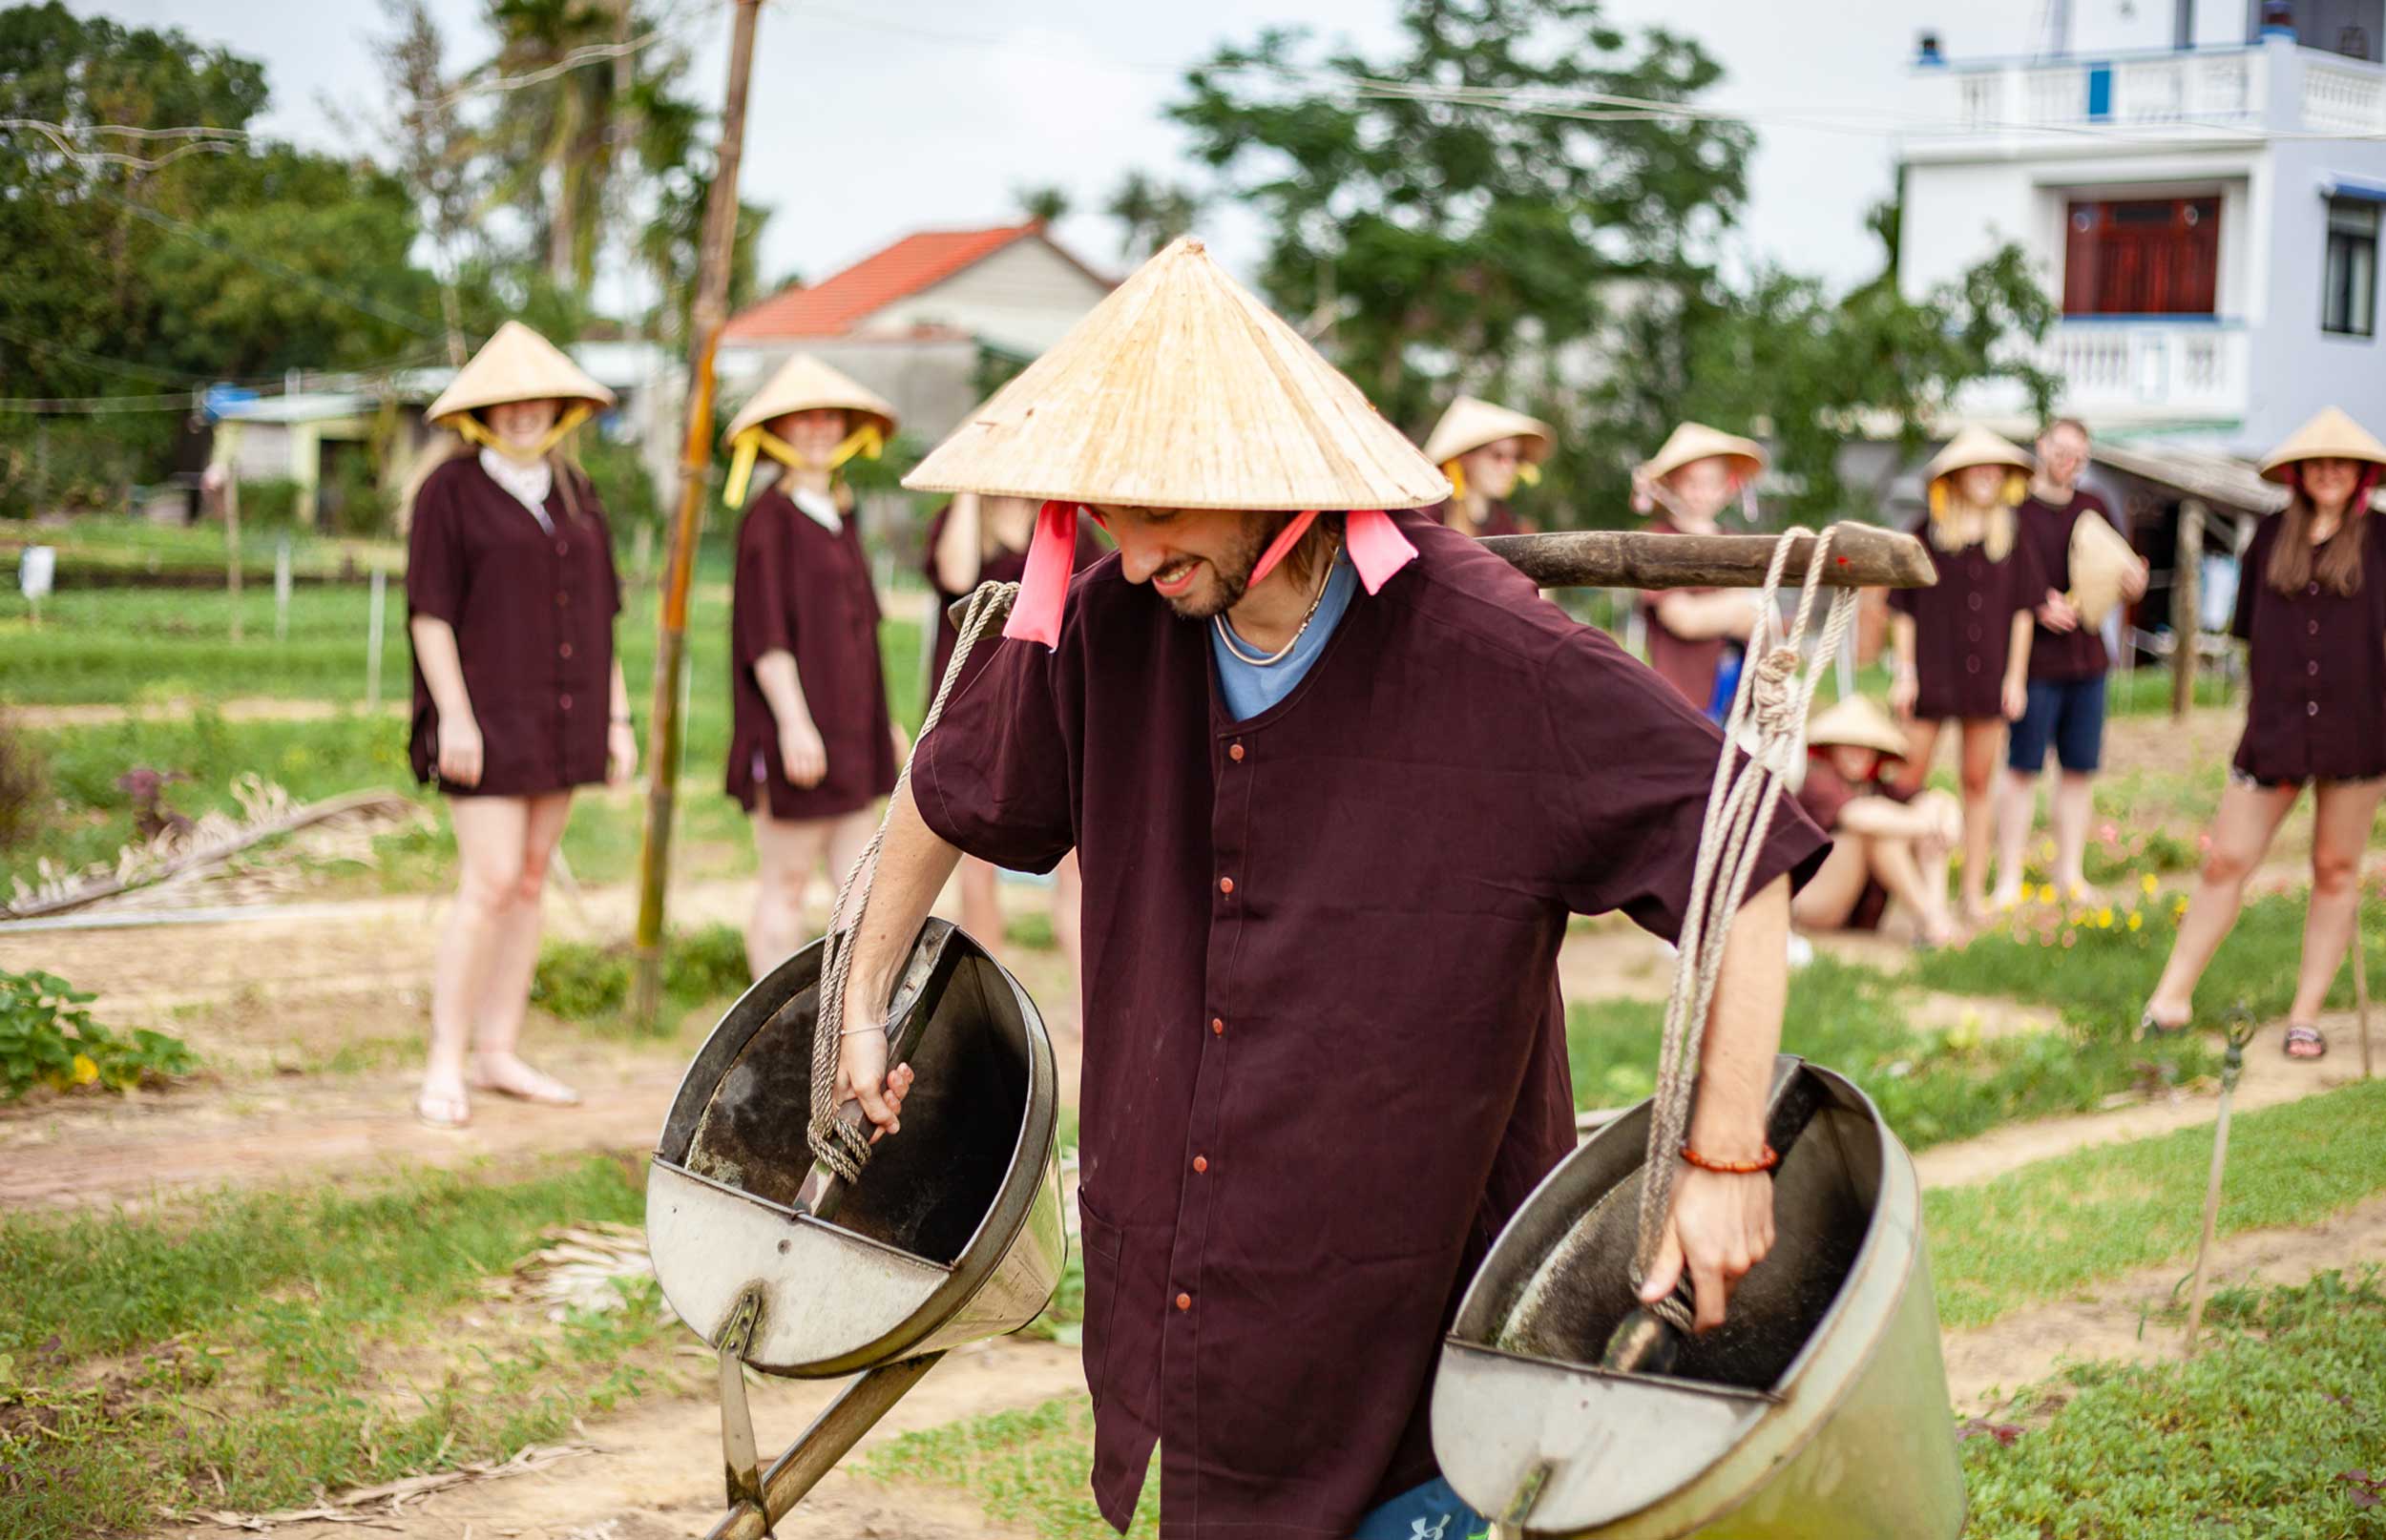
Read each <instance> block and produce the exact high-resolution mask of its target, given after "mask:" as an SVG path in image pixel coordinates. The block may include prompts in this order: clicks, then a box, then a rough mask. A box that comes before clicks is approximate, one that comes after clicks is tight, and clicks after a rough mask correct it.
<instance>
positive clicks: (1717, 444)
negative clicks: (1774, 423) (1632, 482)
mask: <svg viewBox="0 0 2386 1540" xmlns="http://www.w3.org/2000/svg"><path fill="white" fill-rule="evenodd" d="M1717 458H1722V459H1726V460H1729V461H1730V462H1731V469H1732V473H1733V474H1734V475H1736V476H1738V477H1740V478H1741V479H1742V480H1743V481H1747V480H1750V479H1752V478H1754V477H1755V475H1756V474H1757V473H1758V472H1759V471H1761V470H1763V469H1764V468H1765V447H1764V446H1763V445H1761V444H1759V443H1757V442H1756V441H1755V440H1754V439H1744V438H1742V437H1740V436H1739V435H1738V434H1736V433H1727V432H1725V431H1724V430H1723V429H1721V428H1718V427H1707V426H1706V424H1705V423H1684V424H1683V425H1682V426H1681V427H1677V428H1675V429H1674V430H1673V431H1672V432H1671V433H1670V434H1668V435H1666V438H1665V442H1664V447H1661V448H1660V449H1659V450H1658V451H1657V452H1656V453H1655V454H1654V455H1652V456H1650V457H1649V458H1648V460H1646V461H1645V462H1643V464H1642V466H1641V474H1643V476H1646V477H1647V478H1648V479H1649V480H1651V481H1662V480H1664V478H1665V477H1667V476H1670V475H1672V474H1673V473H1674V472H1675V471H1677V470H1679V469H1681V468H1683V467H1684V466H1686V465H1688V464H1689V463H1690V462H1692V461H1693V460H1713V459H1717Z"/></svg>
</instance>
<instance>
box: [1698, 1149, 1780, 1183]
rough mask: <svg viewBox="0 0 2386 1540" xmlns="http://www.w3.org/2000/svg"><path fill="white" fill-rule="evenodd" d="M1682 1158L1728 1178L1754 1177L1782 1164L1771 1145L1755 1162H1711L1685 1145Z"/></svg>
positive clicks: (1700, 1167) (1703, 1169)
mask: <svg viewBox="0 0 2386 1540" xmlns="http://www.w3.org/2000/svg"><path fill="white" fill-rule="evenodd" d="M1682 1158H1683V1159H1684V1160H1685V1161H1687V1162H1688V1163H1689V1164H1691V1165H1693V1166H1696V1167H1698V1168H1699V1170H1701V1171H1713V1172H1720V1173H1722V1174H1723V1175H1724V1176H1755V1175H1756V1174H1757V1173H1758V1172H1762V1171H1770V1170H1772V1169H1773V1168H1774V1167H1775V1166H1778V1165H1780V1164H1781V1156H1780V1155H1776V1154H1775V1153H1774V1152H1773V1147H1772V1146H1771V1145H1767V1146H1765V1153H1764V1154H1763V1155H1759V1156H1757V1157H1756V1158H1755V1159H1754V1160H1709V1159H1707V1158H1706V1156H1705V1155H1701V1154H1699V1153H1698V1152H1697V1151H1696V1150H1693V1149H1691V1148H1690V1147H1689V1145H1688V1144H1686V1143H1685V1144H1684V1145H1683V1147H1682Z"/></svg>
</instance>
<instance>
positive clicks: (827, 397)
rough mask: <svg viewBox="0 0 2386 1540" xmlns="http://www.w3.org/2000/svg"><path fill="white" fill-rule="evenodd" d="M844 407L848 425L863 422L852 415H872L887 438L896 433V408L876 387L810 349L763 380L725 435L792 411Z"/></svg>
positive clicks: (729, 436)
mask: <svg viewBox="0 0 2386 1540" xmlns="http://www.w3.org/2000/svg"><path fill="white" fill-rule="evenodd" d="M807 411H842V412H845V413H848V422H847V425H846V426H847V427H848V429H851V428H856V427H861V426H862V425H861V424H860V423H858V422H853V421H851V420H850V418H851V417H855V416H859V417H873V418H876V419H877V420H878V431H879V433H880V434H881V435H882V436H883V437H886V438H892V437H894V430H895V409H894V407H893V406H891V405H890V403H889V402H888V401H887V398H886V397H884V396H881V395H880V394H878V393H877V392H876V391H874V390H872V389H870V388H869V386H868V385H863V384H861V383H860V382H859V381H856V380H852V379H849V378H848V377H847V376H845V375H843V374H840V373H838V372H837V371H836V370H835V369H832V368H830V367H829V366H828V365H827V364H823V363H822V362H821V361H820V360H818V359H816V358H814V357H812V355H811V354H809V353H798V354H796V355H795V356H794V357H793V358H791V359H789V360H787V361H786V362H785V364H781V365H779V372H778V373H776V374H774V375H772V376H771V377H770V378H769V379H767V380H765V381H764V382H763V387H762V388H761V389H760V390H757V391H755V392H754V396H753V399H752V400H750V401H748V402H747V403H746V404H745V406H744V409H743V410H742V411H740V412H739V413H738V414H737V416H736V418H735V419H733V420H732V421H731V422H730V424H729V431H728V432H727V433H726V434H725V435H723V436H724V437H726V438H732V439H734V438H736V437H737V436H738V435H739V434H740V433H743V432H744V431H745V430H746V429H747V428H749V427H758V426H760V425H761V424H764V423H767V422H769V421H770V420H771V419H772V418H774V417H785V415H786V414H787V413H789V412H807Z"/></svg>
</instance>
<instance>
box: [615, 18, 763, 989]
mask: <svg viewBox="0 0 2386 1540" xmlns="http://www.w3.org/2000/svg"><path fill="white" fill-rule="evenodd" d="M761 4H762V0H737V25H736V30H735V31H734V32H733V33H732V34H731V37H730V42H729V84H728V101H727V105H726V107H725V109H724V111H723V113H722V122H721V153H720V156H719V157H718V159H717V161H716V163H715V165H714V168H713V185H712V198H711V201H710V203H709V204H708V205H707V206H706V208H705V210H704V245H703V254H702V256H701V259H700V260H699V261H698V265H697V277H696V307H695V314H694V316H693V318H692V324H691V325H690V327H689V330H690V332H691V334H692V335H691V337H690V347H689V359H688V401H687V437H686V440H685V442H684V443H683V444H682V446H681V447H680V508H679V513H678V515H677V517H676V518H675V519H674V520H673V523H672V531H671V548H670V551H669V553H668V556H667V559H666V560H665V562H664V567H663V591H662V614H661V618H660V620H659V635H658V637H657V640H656V646H655V697H654V698H655V704H654V714H653V717H652V718H651V719H652V721H653V723H654V726H653V727H652V729H651V730H650V731H649V732H648V734H647V747H646V754H647V760H646V762H647V766H648V770H647V792H646V833H645V838H644V840H643V841H642V842H641V843H640V844H639V846H638V940H637V963H638V966H637V970H636V973H635V975H634V983H633V989H632V994H631V1019H632V1020H634V1021H636V1022H637V1023H638V1024H639V1025H640V1026H641V1027H649V1028H651V1027H652V1026H653V1024H654V1020H655V1012H656V1009H657V1007H658V1005H659V1001H660V996H661V985H662V969H661V961H662V924H663V900H664V888H665V886H666V885H667V883H668V879H669V876H670V870H671V817H672V808H673V803H674V801H675V800H676V798H677V795H678V790H679V780H680V739H681V738H682V736H683V735H684V732H685V728H686V724H685V722H684V720H683V719H682V711H681V707H682V705H683V703H684V698H685V692H684V691H683V690H682V689H681V688H680V662H681V659H682V657H683V656H684V655H685V653H686V651H687V608H688V602H687V599H688V582H689V579H690V577H691V575H692V574H693V572H694V571H695V567H696V537H697V535H698V534H699V533H700V532H701V531H702V530H703V527H704V496H705V492H706V490H707V486H706V471H707V470H708V469H709V468H710V467H711V465H712V447H713V385H714V380H713V355H714V353H715V352H716V350H718V349H719V347H720V345H721V329H722V326H723V325H724V324H726V323H727V322H728V319H729V257H730V252H731V249H732V247H733V246H734V245H735V243H736V239H737V228H738V162H739V161H740V159H741V158H743V154H744V148H745V88H746V81H747V78H748V76H749V75H750V74H751V73H752V71H753V64H754V22H755V17H756V14H757V12H758V11H759V10H761Z"/></svg>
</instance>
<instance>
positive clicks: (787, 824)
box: [728, 354, 901, 978]
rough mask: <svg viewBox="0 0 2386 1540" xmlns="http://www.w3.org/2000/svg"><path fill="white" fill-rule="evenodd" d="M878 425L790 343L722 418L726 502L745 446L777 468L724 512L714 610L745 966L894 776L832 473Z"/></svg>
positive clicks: (856, 543) (738, 493)
mask: <svg viewBox="0 0 2386 1540" xmlns="http://www.w3.org/2000/svg"><path fill="white" fill-rule="evenodd" d="M893 431H894V409H893V408H892V407H891V406H888V405H887V404H886V402H884V401H882V400H880V399H879V398H878V397H877V396H875V395H873V394H872V393H870V392H869V390H867V389H865V388H864V387H863V386H861V385H856V384H855V383H854V382H853V381H851V380H848V379H847V378H846V377H845V376H844V375H842V374H839V373H838V372H837V371H836V370H834V369H831V368H829V367H828V366H827V364H822V363H820V362H819V361H817V360H815V359H812V358H810V357H808V356H806V355H804V354H798V355H797V356H796V357H794V358H792V359H790V360H788V361H787V364H786V365H785V367H784V368H782V369H781V370H780V371H779V372H778V373H777V374H776V375H774V376H772V377H771V379H770V381H769V383H767V384H766V385H764V386H763V388H762V389H761V390H760V391H758V392H756V394H755V396H754V399H753V400H752V401H751V402H749V403H747V404H746V407H745V409H744V410H743V411H742V412H740V413H739V414H738V417H737V420H736V421H735V422H733V423H731V424H730V426H729V441H730V443H731V445H732V446H733V449H734V456H735V457H734V459H733V462H732V466H731V471H730V482H729V495H730V501H731V503H732V505H733V506H734V505H736V504H737V503H739V502H741V501H743V494H744V491H745V479H744V474H743V471H744V470H745V469H746V468H750V467H751V466H752V464H753V462H754V459H755V457H756V455H757V454H758V453H762V454H768V455H769V456H770V457H771V458H772V459H773V460H775V461H777V462H778V463H779V465H780V474H779V477H778V480H777V481H775V482H774V483H773V484H772V485H771V486H770V488H769V489H767V490H765V491H764V492H762V493H761V494H760V495H758V496H757V497H755V499H754V500H753V503H752V505H751V506H750V507H748V508H747V509H746V510H745V517H744V518H743V521H741V522H740V524H739V525H738V555H737V575H736V580H735V589H734V592H733V593H732V597H731V605H730V619H729V629H730V661H729V672H730V686H729V689H730V722H729V766H728V791H729V795H730V796H731V797H733V798H735V799H737V801H738V805H740V806H741V807H743V808H744V809H746V811H747V812H749V813H751V814H752V815H753V821H754V849H755V853H756V855H757V857H758V858H759V861H760V866H761V870H760V872H759V874H758V876H757V879H756V883H755V887H754V912H753V917H752V919H751V921H750V922H749V923H748V924H747V926H746V931H745V954H746V962H747V964H748V966H749V967H751V968H752V969H753V971H754V976H755V977H756V978H761V977H762V976H763V975H764V973H765V972H767V971H768V970H769V969H771V968H776V967H777V966H778V965H779V963H780V962H781V961H782V960H783V959H784V958H785V957H786V956H787V955H788V954H789V953H791V952H793V951H794V950H795V949H796V948H797V947H800V946H802V945H803V942H804V890H805V888H806V886H807V885H808V884H810V882H811V880H812V876H813V874H814V873H815V872H817V871H819V870H820V869H821V866H822V864H823V862H824V861H825V862H826V863H827V871H828V879H829V881H830V882H831V883H832V884H834V883H837V882H841V881H842V880H843V879H844V877H845V874H846V872H847V871H848V869H850V867H851V866H852V864H853V862H854V860H855V859H856V858H857V857H859V856H860V855H861V853H862V848H863V846H865V845H867V844H869V837H870V830H871V829H872V827H873V826H874V820H873V819H872V818H871V816H870V815H871V811H872V808H873V806H874V804H875V803H876V802H877V801H878V799H879V798H881V797H884V796H885V795H887V793H888V792H890V791H891V790H893V789H894V782H895V766H896V763H897V762H898V760H900V759H901V749H900V746H899V745H898V744H897V743H896V741H895V736H894V728H893V727H892V725H891V724H890V722H889V720H888V716H887V681H886V677H885V675H884V673H883V670H882V666H881V663H880V659H879V653H878V593H877V590H876V589H875V587H874V586H873V585H872V583H871V581H870V572H869V556H868V554H867V553H866V552H865V551H863V549H862V535H861V531H860V529H859V528H858V527H857V525H856V524H855V522H854V520H853V518H852V516H851V515H852V511H853V494H852V491H851V489H849V488H848V487H847V486H846V484H845V482H844V480H843V479H842V478H841V477H840V476H839V475H838V474H837V472H838V469H839V468H841V467H842V466H843V465H844V464H845V463H846V461H847V460H848V459H850V458H851V457H852V456H854V455H856V454H875V453H876V452H877V448H878V447H879V446H881V445H883V444H884V442H885V440H886V438H887V437H888V436H889V435H890V434H891V433H892V432H893Z"/></svg>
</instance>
